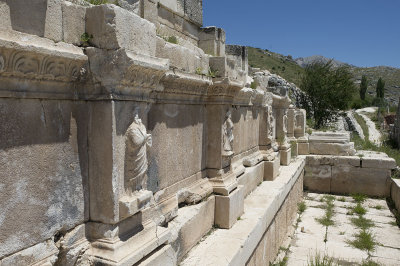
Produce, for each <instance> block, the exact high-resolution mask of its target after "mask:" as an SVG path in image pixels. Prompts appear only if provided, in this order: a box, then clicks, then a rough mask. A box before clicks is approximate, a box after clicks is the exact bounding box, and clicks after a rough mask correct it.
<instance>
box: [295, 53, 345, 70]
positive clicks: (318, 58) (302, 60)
mask: <svg viewBox="0 0 400 266" xmlns="http://www.w3.org/2000/svg"><path fill="white" fill-rule="evenodd" d="M330 60H332V65H333V66H334V67H338V66H344V65H348V66H349V64H347V63H343V62H341V61H338V60H335V59H331V58H327V57H325V56H322V55H313V56H308V57H299V58H296V59H295V60H294V61H295V62H296V63H297V64H298V65H299V66H301V67H303V68H304V67H306V66H307V65H309V64H311V63H314V62H322V63H328V62H329V61H330Z"/></svg>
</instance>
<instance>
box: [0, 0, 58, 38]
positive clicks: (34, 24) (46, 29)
mask: <svg viewBox="0 0 400 266" xmlns="http://www.w3.org/2000/svg"><path fill="white" fill-rule="evenodd" d="M3 2H4V1H3ZM7 4H8V6H9V9H10V12H11V16H12V20H11V27H12V29H13V30H16V31H20V32H24V33H29V34H33V35H37V36H39V37H45V38H49V39H51V40H53V41H56V42H59V41H62V37H63V36H62V9H61V4H62V0H32V1H25V0H12V1H9V0H8V1H7ZM3 8H4V7H3ZM27 14H30V15H29V19H28V18H27Z"/></svg>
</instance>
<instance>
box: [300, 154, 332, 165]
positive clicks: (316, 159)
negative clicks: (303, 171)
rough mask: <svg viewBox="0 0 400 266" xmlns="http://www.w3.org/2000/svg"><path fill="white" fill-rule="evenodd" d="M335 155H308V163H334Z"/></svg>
mask: <svg viewBox="0 0 400 266" xmlns="http://www.w3.org/2000/svg"><path fill="white" fill-rule="evenodd" d="M333 162H334V157H333V156H323V155H309V156H307V157H306V165H316V166H318V165H333Z"/></svg>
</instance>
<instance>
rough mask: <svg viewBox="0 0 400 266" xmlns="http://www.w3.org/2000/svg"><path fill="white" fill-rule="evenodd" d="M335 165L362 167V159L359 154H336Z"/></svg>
mask: <svg viewBox="0 0 400 266" xmlns="http://www.w3.org/2000/svg"><path fill="white" fill-rule="evenodd" d="M333 164H334V165H337V166H339V165H343V166H353V167H360V166H361V159H360V157H358V156H335V157H333Z"/></svg>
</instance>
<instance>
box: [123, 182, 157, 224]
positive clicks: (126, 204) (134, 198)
mask: <svg viewBox="0 0 400 266" xmlns="http://www.w3.org/2000/svg"><path fill="white" fill-rule="evenodd" d="M152 196H153V192H151V191H148V190H141V191H136V192H134V193H133V195H131V196H124V197H122V198H121V199H120V201H119V219H120V220H121V221H122V220H123V219H126V218H128V217H131V216H132V215H134V214H135V213H137V212H138V211H140V210H141V209H143V208H144V207H145V206H146V205H147V204H148V203H149V202H150V200H151V197H152Z"/></svg>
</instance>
